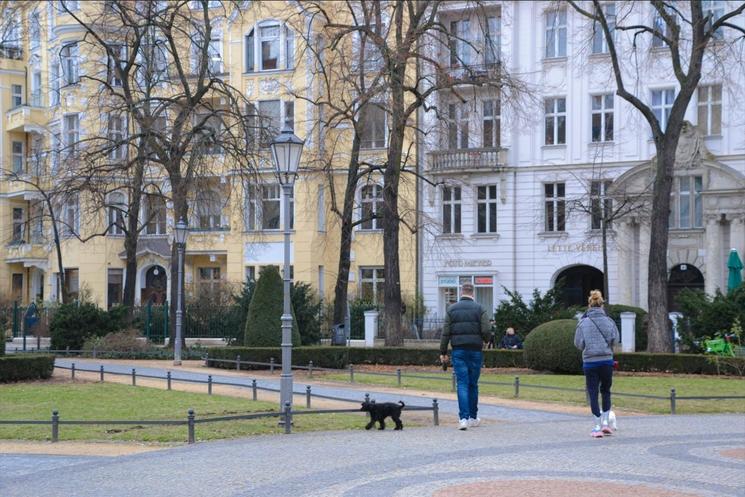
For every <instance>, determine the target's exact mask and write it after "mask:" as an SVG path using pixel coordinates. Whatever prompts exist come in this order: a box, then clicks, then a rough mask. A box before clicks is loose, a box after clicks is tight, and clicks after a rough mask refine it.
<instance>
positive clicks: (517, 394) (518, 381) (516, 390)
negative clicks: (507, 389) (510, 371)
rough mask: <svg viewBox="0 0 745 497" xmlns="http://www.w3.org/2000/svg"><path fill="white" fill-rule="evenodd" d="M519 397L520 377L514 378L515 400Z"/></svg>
mask: <svg viewBox="0 0 745 497" xmlns="http://www.w3.org/2000/svg"><path fill="white" fill-rule="evenodd" d="M518 397H520V377H519V376H515V398H518Z"/></svg>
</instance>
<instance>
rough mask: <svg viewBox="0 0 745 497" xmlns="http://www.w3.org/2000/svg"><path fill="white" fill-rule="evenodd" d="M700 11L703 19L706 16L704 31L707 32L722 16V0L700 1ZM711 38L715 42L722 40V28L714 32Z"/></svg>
mask: <svg viewBox="0 0 745 497" xmlns="http://www.w3.org/2000/svg"><path fill="white" fill-rule="evenodd" d="M701 11H702V12H703V14H704V17H707V16H708V19H707V21H706V28H705V29H707V30H709V29H711V26H712V24H714V23H715V22H717V20H718V19H719V18H720V17H722V16H723V15H724V0H702V1H701ZM713 37H714V39H715V40H721V39H723V38H724V31H723V30H722V28H719V29H717V30H716V31H714V35H713Z"/></svg>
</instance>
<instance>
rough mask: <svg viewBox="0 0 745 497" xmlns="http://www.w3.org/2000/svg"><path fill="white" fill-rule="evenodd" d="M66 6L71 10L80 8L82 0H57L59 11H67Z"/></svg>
mask: <svg viewBox="0 0 745 497" xmlns="http://www.w3.org/2000/svg"><path fill="white" fill-rule="evenodd" d="M65 7H67V10H70V11H75V10H78V9H79V8H80V0H57V12H59V13H60V14H62V13H64V12H66V10H65Z"/></svg>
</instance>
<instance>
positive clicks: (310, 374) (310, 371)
mask: <svg viewBox="0 0 745 497" xmlns="http://www.w3.org/2000/svg"><path fill="white" fill-rule="evenodd" d="M308 377H309V378H313V361H308Z"/></svg>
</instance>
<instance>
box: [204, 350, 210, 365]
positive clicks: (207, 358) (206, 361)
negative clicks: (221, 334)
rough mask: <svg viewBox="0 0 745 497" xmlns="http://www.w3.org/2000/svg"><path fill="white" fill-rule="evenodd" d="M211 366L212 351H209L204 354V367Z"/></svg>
mask: <svg viewBox="0 0 745 497" xmlns="http://www.w3.org/2000/svg"><path fill="white" fill-rule="evenodd" d="M209 366H210V353H209V352H207V353H206V354H204V367H205V368H208V367H209Z"/></svg>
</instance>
